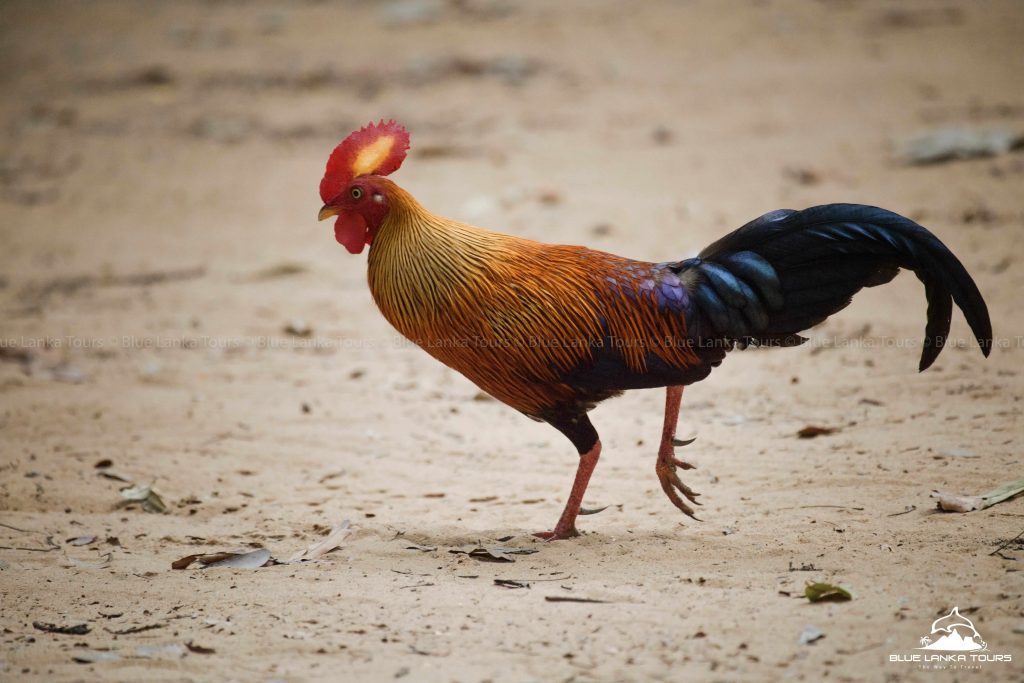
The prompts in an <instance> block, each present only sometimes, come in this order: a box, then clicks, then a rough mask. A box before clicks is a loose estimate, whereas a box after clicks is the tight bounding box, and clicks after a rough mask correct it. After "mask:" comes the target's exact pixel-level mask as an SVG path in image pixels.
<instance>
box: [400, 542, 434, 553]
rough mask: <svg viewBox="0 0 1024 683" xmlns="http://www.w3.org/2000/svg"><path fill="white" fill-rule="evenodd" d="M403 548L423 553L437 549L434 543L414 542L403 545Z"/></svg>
mask: <svg viewBox="0 0 1024 683" xmlns="http://www.w3.org/2000/svg"><path fill="white" fill-rule="evenodd" d="M405 549H406V550H419V551H420V552H424V553H432V552H434V551H435V550H437V546H436V545H418V544H416V543H413V544H411V545H407V546H405Z"/></svg>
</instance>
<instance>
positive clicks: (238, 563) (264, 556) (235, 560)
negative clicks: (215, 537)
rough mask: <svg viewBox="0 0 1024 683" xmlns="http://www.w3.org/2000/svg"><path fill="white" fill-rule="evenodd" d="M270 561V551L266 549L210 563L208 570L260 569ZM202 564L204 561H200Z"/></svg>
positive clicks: (207, 566)
mask: <svg viewBox="0 0 1024 683" xmlns="http://www.w3.org/2000/svg"><path fill="white" fill-rule="evenodd" d="M269 560H270V551H269V550H267V549H266V548H259V549H258V550H253V551H251V552H248V553H241V554H238V555H232V556H231V557H226V558H224V559H223V560H217V561H215V562H210V563H209V564H207V565H206V568H207V569H212V568H214V567H229V568H231V569H259V568H260V567H262V566H264V565H265V564H267V562H268V561H269ZM200 562H202V560H200Z"/></svg>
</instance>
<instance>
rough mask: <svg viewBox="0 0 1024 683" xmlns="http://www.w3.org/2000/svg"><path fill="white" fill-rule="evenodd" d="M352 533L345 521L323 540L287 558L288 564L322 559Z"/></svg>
mask: <svg viewBox="0 0 1024 683" xmlns="http://www.w3.org/2000/svg"><path fill="white" fill-rule="evenodd" d="M350 533H352V529H351V528H350V526H349V521H348V520H347V519H346V520H345V521H344V522H342V523H341V524H339V525H338V526H336V527H334V528H333V529H331V533H329V534H327V536H325V537H324V538H322V539H321V540H319V541H317V542H316V543H314V544H313V545H311V546H309V547H308V548H306V549H305V550H300V551H299V552H297V553H295V554H294V555H292V556H291V557H290V558H288V561H289V562H306V561H309V560H315V559H318V558H320V557H323V556H324V555H326V554H327V553H329V552H331V551H332V550H334V549H335V548H339V547H341V544H342V542H343V541H344V540H345V538H347V537H348V535H349V534H350Z"/></svg>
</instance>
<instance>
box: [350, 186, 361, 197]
mask: <svg viewBox="0 0 1024 683" xmlns="http://www.w3.org/2000/svg"><path fill="white" fill-rule="evenodd" d="M362 196H363V191H362V190H361V189H360V188H358V187H353V188H352V199H359V198H360V197H362Z"/></svg>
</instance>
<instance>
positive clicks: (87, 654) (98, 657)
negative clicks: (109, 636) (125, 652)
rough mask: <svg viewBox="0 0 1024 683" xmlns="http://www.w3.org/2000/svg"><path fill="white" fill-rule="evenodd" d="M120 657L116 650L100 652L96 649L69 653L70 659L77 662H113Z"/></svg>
mask: <svg viewBox="0 0 1024 683" xmlns="http://www.w3.org/2000/svg"><path fill="white" fill-rule="evenodd" d="M120 658H121V655H119V654H117V653H116V652H101V651H98V650H83V651H79V652H76V653H75V654H73V655H71V661H73V662H78V663H79V664H99V663H100V662H113V661H117V660H118V659H120Z"/></svg>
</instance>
